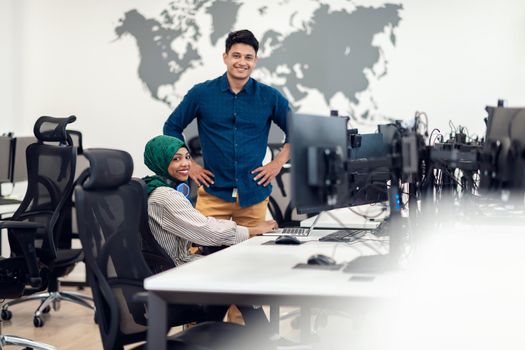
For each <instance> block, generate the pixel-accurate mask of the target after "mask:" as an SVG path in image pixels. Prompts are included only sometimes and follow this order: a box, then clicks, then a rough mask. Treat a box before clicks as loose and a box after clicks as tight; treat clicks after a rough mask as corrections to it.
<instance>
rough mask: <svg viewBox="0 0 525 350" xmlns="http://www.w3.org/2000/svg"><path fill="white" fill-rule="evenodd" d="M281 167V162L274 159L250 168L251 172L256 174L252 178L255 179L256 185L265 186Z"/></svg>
mask: <svg viewBox="0 0 525 350" xmlns="http://www.w3.org/2000/svg"><path fill="white" fill-rule="evenodd" d="M282 168H283V164H282V163H281V162H280V161H278V160H277V159H274V160H272V161H271V162H270V163H268V164H266V165H263V166H260V167H258V168H257V169H254V170H252V174H257V175H255V177H254V178H253V179H254V180H255V181H257V185H263V186H264V187H266V186H268V185H269V184H270V182H272V180H273V179H274V178H275V177H276V176H277V175H278V174H279V172H280V171H281V169H282Z"/></svg>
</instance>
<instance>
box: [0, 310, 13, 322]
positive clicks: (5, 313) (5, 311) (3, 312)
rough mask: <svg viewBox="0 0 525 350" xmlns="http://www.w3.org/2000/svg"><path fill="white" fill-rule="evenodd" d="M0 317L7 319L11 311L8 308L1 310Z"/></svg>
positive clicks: (11, 314) (10, 315)
mask: <svg viewBox="0 0 525 350" xmlns="http://www.w3.org/2000/svg"><path fill="white" fill-rule="evenodd" d="M0 317H2V320H4V321H9V320H10V319H11V317H13V313H12V312H11V311H9V310H2V315H1V316H0Z"/></svg>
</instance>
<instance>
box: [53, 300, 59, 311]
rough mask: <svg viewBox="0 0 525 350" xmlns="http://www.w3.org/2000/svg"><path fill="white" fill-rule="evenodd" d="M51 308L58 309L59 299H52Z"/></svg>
mask: <svg viewBox="0 0 525 350" xmlns="http://www.w3.org/2000/svg"><path fill="white" fill-rule="evenodd" d="M53 310H54V311H58V310H60V300H53Z"/></svg>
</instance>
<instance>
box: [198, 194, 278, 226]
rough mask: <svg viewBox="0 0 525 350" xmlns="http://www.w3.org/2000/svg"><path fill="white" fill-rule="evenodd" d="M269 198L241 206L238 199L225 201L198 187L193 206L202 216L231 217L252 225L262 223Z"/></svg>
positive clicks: (240, 222) (238, 221) (227, 218)
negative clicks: (195, 201) (195, 202)
mask: <svg viewBox="0 0 525 350" xmlns="http://www.w3.org/2000/svg"><path fill="white" fill-rule="evenodd" d="M268 201H269V198H266V199H265V200H263V201H262V202H260V203H257V204H254V205H252V206H249V207H246V208H241V207H240V206H239V200H238V199H237V200H236V201H235V202H226V201H225V200H223V199H221V198H218V197H215V196H214V195H211V194H209V193H208V192H206V191H205V190H204V187H203V186H201V187H199V191H198V196H197V205H196V206H195V207H196V209H197V210H198V211H200V212H201V213H202V214H203V215H204V216H212V217H214V218H217V219H226V220H229V219H232V220H233V221H235V222H236V223H237V224H238V225H241V226H246V227H253V226H257V225H259V224H261V223H263V222H264V221H265V220H266V210H267V208H268Z"/></svg>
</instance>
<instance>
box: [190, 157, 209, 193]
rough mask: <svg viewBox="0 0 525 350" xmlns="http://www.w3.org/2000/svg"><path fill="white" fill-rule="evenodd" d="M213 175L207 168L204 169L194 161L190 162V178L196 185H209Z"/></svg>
mask: <svg viewBox="0 0 525 350" xmlns="http://www.w3.org/2000/svg"><path fill="white" fill-rule="evenodd" d="M214 176H215V175H213V173H212V172H211V171H209V170H208V169H204V168H203V167H202V166H200V165H199V164H197V163H196V162H192V164H191V167H190V178H191V179H192V180H193V181H194V182H195V183H196V184H197V186H202V185H204V186H206V187H210V185H213V178H214Z"/></svg>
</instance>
